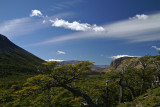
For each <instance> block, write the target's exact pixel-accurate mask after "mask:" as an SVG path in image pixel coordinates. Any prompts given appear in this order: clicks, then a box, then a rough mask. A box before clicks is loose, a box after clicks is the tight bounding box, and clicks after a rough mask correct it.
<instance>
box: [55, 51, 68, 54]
mask: <svg viewBox="0 0 160 107" xmlns="http://www.w3.org/2000/svg"><path fill="white" fill-rule="evenodd" d="M57 54H66V52H64V51H57Z"/></svg>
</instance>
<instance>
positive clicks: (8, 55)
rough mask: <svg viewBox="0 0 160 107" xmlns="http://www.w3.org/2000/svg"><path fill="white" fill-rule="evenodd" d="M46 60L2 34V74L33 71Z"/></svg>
mask: <svg viewBox="0 0 160 107" xmlns="http://www.w3.org/2000/svg"><path fill="white" fill-rule="evenodd" d="M42 62H44V61H43V60H42V59H40V58H38V57H36V56H35V55H33V54H31V53H29V52H27V51H26V50H24V49H22V48H20V47H19V46H17V45H15V44H14V43H12V42H11V41H10V40H9V39H8V38H7V37H5V36H3V35H1V34H0V76H4V75H7V74H6V73H12V72H15V71H16V72H26V71H27V72H28V71H29V72H33V71H34V70H35V68H36V66H39V65H41V64H42Z"/></svg>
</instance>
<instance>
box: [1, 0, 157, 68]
mask: <svg viewBox="0 0 160 107" xmlns="http://www.w3.org/2000/svg"><path fill="white" fill-rule="evenodd" d="M0 34H3V35H5V36H7V37H8V38H9V39H10V40H11V41H12V42H14V43H15V44H16V45H18V46H20V47H22V48H24V49H25V50H27V51H29V52H31V53H33V54H34V55H36V56H38V57H40V58H42V59H44V60H47V61H63V60H80V61H86V60H89V61H91V62H94V63H95V64H96V65H109V64H110V62H111V61H113V60H114V59H117V58H120V57H135V56H136V57H141V56H145V55H148V54H149V55H157V54H158V51H160V0H0Z"/></svg>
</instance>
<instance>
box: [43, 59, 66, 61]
mask: <svg viewBox="0 0 160 107" xmlns="http://www.w3.org/2000/svg"><path fill="white" fill-rule="evenodd" d="M46 61H47V62H51V61H56V62H62V61H64V60H60V59H48V60H46Z"/></svg>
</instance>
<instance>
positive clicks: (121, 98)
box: [119, 85, 123, 103]
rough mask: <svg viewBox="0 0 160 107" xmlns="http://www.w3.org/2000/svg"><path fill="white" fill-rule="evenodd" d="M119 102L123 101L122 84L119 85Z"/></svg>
mask: <svg viewBox="0 0 160 107" xmlns="http://www.w3.org/2000/svg"><path fill="white" fill-rule="evenodd" d="M119 103H123V86H122V85H120V95H119Z"/></svg>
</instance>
